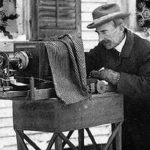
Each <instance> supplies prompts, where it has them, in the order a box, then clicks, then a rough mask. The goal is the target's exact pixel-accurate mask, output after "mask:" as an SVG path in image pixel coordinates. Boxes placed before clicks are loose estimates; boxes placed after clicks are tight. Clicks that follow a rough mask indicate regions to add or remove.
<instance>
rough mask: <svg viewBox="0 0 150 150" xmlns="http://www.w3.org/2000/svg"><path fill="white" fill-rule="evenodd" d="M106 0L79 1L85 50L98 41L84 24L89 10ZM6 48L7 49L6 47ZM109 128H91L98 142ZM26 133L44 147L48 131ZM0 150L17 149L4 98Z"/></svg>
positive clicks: (88, 19) (0, 108)
mask: <svg viewBox="0 0 150 150" xmlns="http://www.w3.org/2000/svg"><path fill="white" fill-rule="evenodd" d="M107 1H108V0H82V2H81V11H82V17H81V21H82V38H83V43H84V49H85V51H89V50H90V49H91V48H93V47H94V46H96V44H97V42H98V37H97V35H96V33H95V32H93V30H89V29H87V28H86V26H87V25H88V24H89V23H90V22H91V21H92V16H91V12H92V11H93V9H94V8H96V7H97V6H99V5H102V4H105V3H107ZM109 2H110V0H109ZM8 44H9V43H8ZM8 44H7V43H2V44H0V48H1V49H2V48H5V47H7V45H8ZM6 49H8V47H7V48H6ZM9 49H10V51H11V50H12V46H11V44H10V46H9ZM110 130H111V128H110V125H104V126H98V127H95V128H92V129H91V131H92V133H93V134H94V135H95V137H96V141H97V142H98V143H105V142H106V141H107V139H108V136H109V135H110V132H111V131H110ZM28 134H30V137H31V138H32V139H34V141H35V142H36V143H38V145H39V146H40V147H41V148H42V149H45V148H46V145H47V140H49V136H50V135H49V134H48V133H41V132H28ZM85 136H86V140H85V144H90V143H91V141H90V139H88V137H87V134H86V135H85ZM72 141H74V142H75V143H77V133H76V132H75V134H74V135H73V136H72ZM31 149H32V148H31ZM0 150H17V147H16V137H15V132H14V130H13V120H12V102H11V101H6V100H0Z"/></svg>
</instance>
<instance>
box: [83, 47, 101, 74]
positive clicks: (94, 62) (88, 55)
mask: <svg viewBox="0 0 150 150" xmlns="http://www.w3.org/2000/svg"><path fill="white" fill-rule="evenodd" d="M101 57H102V56H101V52H100V47H99V46H96V47H95V48H94V49H91V50H90V51H89V52H85V63H86V72H87V75H89V73H90V72H91V71H92V70H98V69H99V68H101V67H102V60H101Z"/></svg>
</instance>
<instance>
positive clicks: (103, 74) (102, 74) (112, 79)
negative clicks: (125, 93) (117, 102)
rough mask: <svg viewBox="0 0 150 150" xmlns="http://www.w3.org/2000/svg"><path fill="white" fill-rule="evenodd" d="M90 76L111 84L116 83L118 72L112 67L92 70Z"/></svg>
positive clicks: (118, 77)
mask: <svg viewBox="0 0 150 150" xmlns="http://www.w3.org/2000/svg"><path fill="white" fill-rule="evenodd" d="M90 76H91V77H92V78H97V79H99V80H105V81H107V82H109V83H112V84H113V85H116V84H117V83H118V81H119V79H120V73H119V72H116V71H114V70H112V69H102V70H100V71H96V70H93V71H91V73H90Z"/></svg>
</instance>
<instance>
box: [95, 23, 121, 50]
mask: <svg viewBox="0 0 150 150" xmlns="http://www.w3.org/2000/svg"><path fill="white" fill-rule="evenodd" d="M95 32H97V33H98V36H99V41H100V42H102V44H103V45H104V47H105V48H106V49H112V48H113V47H115V46H117V45H118V44H119V43H120V41H121V40H122V37H123V31H122V30H121V26H117V27H115V26H114V22H113V21H111V22H108V23H106V24H104V25H102V26H99V27H97V28H96V31H95Z"/></svg>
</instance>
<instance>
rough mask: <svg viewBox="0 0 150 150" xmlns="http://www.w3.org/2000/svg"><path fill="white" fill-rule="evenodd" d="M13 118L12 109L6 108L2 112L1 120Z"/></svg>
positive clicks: (0, 113)
mask: <svg viewBox="0 0 150 150" xmlns="http://www.w3.org/2000/svg"><path fill="white" fill-rule="evenodd" d="M7 117H12V108H4V109H1V110H0V118H7Z"/></svg>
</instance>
